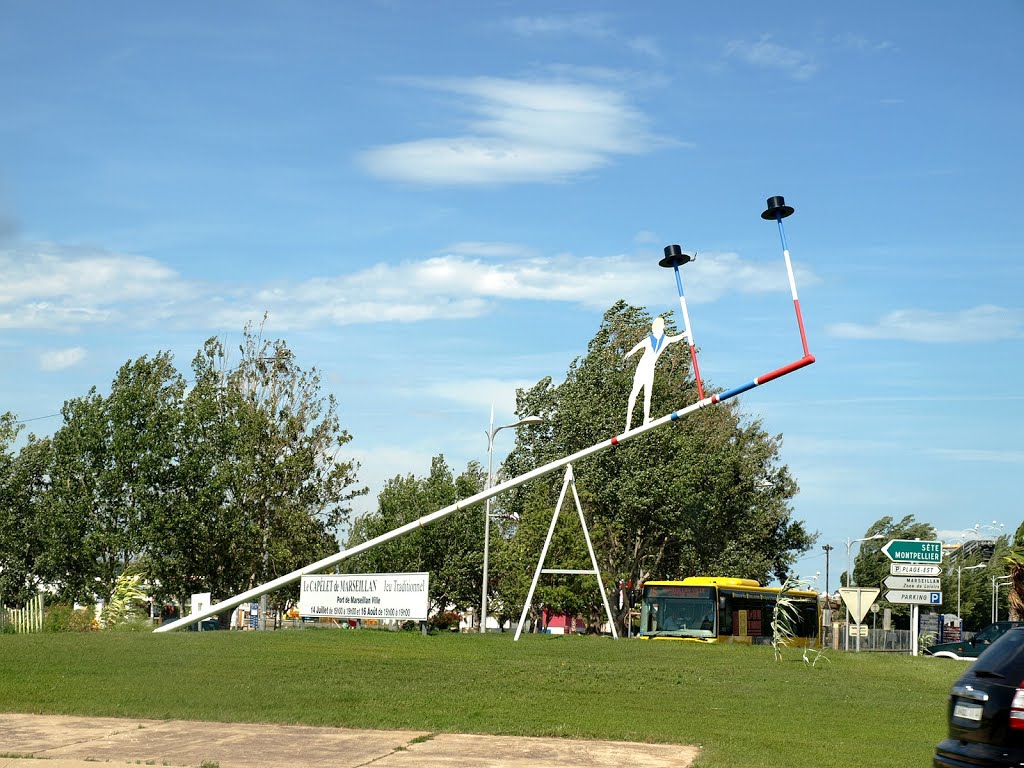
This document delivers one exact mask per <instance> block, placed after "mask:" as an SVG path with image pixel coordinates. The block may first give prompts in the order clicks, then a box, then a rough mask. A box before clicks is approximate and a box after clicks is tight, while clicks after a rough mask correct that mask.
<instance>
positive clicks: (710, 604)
mask: <svg viewBox="0 0 1024 768" xmlns="http://www.w3.org/2000/svg"><path fill="white" fill-rule="evenodd" d="M715 606H716V600H715V589H714V587H688V586H649V587H645V588H644V593H643V603H642V606H641V611H640V632H641V634H643V635H648V636H665V637H700V638H709V637H714V636H715V627H716V613H717V612H716V610H715Z"/></svg>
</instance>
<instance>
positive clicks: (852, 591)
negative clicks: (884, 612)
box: [839, 587, 882, 624]
mask: <svg viewBox="0 0 1024 768" xmlns="http://www.w3.org/2000/svg"><path fill="white" fill-rule="evenodd" d="M881 591H882V590H880V589H869V588H868V587H840V588H839V596H840V597H842V598H843V602H844V603H846V607H847V608H849V609H850V618H851V619H853V620H854V622H855V623H857V624H860V623H861V622H862V621H864V617H865V616H867V614H868V611H869V610H871V604H872V603H873V602H875V598H876V597H878V594H879V593H880V592H881Z"/></svg>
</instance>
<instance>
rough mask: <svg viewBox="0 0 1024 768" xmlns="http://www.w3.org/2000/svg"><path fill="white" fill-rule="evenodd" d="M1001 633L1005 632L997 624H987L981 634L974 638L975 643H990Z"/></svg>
mask: <svg viewBox="0 0 1024 768" xmlns="http://www.w3.org/2000/svg"><path fill="white" fill-rule="evenodd" d="M1003 631H1005V630H1004V629H1003V628H1002V627H1000V626H999V625H998V624H989V625H988V626H987V627H985V628H984V629H983V630H981V632H979V633H978V634H976V635H975V636H974V642H975V643H991V642H992V641H993V640H994V639H995V638H997V637H998V636H999V635H1000V634H1001V633H1002V632H1003Z"/></svg>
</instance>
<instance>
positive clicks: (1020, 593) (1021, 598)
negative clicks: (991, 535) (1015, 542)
mask: <svg viewBox="0 0 1024 768" xmlns="http://www.w3.org/2000/svg"><path fill="white" fill-rule="evenodd" d="M1004 560H1005V562H1006V565H1007V568H1008V571H1009V574H1008V575H1009V576H1010V594H1009V595H1007V602H1009V604H1010V620H1011V621H1022V620H1024V548H1021V547H1018V548H1015V549H1013V550H1011V551H1010V554H1009V555H1007V556H1006V558H1004Z"/></svg>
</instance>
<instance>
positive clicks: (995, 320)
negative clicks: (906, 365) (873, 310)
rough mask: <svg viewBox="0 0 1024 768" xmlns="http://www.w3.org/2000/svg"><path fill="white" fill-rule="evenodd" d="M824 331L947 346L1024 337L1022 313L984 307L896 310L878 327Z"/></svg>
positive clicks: (835, 326)
mask: <svg viewBox="0 0 1024 768" xmlns="http://www.w3.org/2000/svg"><path fill="white" fill-rule="evenodd" d="M826 330H827V331H828V333H830V334H832V335H833V336H839V337H841V338H847V339H892V340H898V341H919V342H934V343H943V344H944V343H947V342H948V341H949V340H950V339H956V340H959V341H998V340H1000V339H1016V338H1021V337H1022V336H1024V311H1022V310H1019V309H1008V308H1005V307H996V306H993V305H991V304H984V305H981V306H978V307H973V308H971V309H964V310H960V311H959V312H933V311H930V310H924V309H898V310H895V311H893V312H890V313H888V314H887V315H885V316H884V317H882V318H881V319H880V320H879V321H878V322H877V323H873V324H860V323H834V324H832V325H829V326H827V328H826Z"/></svg>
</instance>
